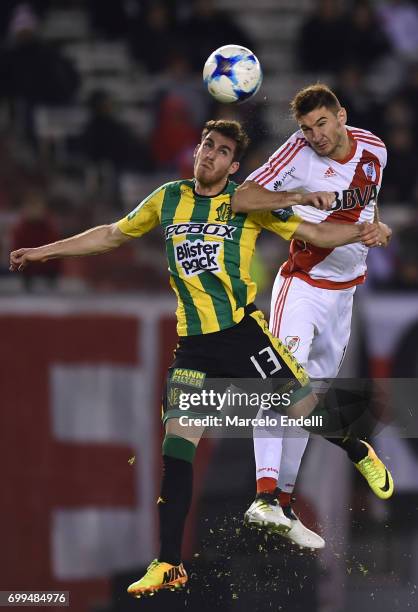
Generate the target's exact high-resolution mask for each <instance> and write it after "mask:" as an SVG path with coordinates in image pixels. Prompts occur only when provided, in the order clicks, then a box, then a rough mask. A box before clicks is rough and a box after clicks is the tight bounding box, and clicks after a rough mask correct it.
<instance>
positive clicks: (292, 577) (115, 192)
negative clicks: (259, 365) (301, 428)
mask: <svg viewBox="0 0 418 612" xmlns="http://www.w3.org/2000/svg"><path fill="white" fill-rule="evenodd" d="M0 31H1V35H2V37H3V42H2V47H1V52H0V96H1V98H0V100H1V103H0V160H1V163H0V227H1V231H0V252H1V254H2V257H1V260H0V330H1V331H0V338H1V341H0V360H1V368H0V385H1V386H0V398H1V412H0V414H1V417H0V419H1V428H0V431H1V434H0V435H1V444H0V456H1V465H2V471H3V477H2V482H3V495H2V504H1V510H0V516H1V521H0V531H1V542H2V555H1V558H2V561H1V580H0V587H1V589H3V590H5V589H25V590H28V589H38V590H39V589H43V590H46V589H51V590H57V589H63V590H70V591H71V602H72V603H71V606H70V607H71V609H72V610H74V611H76V612H93V611H94V612H99V611H100V612H116V611H118V612H119V611H121V610H124V611H127V610H130V609H132V610H133V609H140V608H141V609H144V610H147V609H154V610H162V609H163V608H164V607H165V606H167V607H168V609H170V610H176V609H181V610H184V609H189V610H193V611H194V610H197V609H202V610H205V609H213V608H216V609H218V610H222V611H227V610H228V611H229V610H234V611H240V612H241V611H244V610H249V609H254V610H309V611H312V612H315V611H321V612H325V611H330V612H331V611H332V612H343V611H344V612H345V611H348V610H351V609H352V608H353V607H355V608H356V609H357V610H359V612H360V611H361V612H362V611H363V610H368V611H375V610H379V612H386V611H387V612H389V611H390V612H393V611H395V610H396V611H397V610H399V611H402V612H404V611H405V610H407V609H414V608H416V606H417V595H416V584H417V583H418V522H417V512H418V495H417V491H418V479H417V463H418V455H417V446H416V443H415V441H414V440H402V439H398V438H397V437H396V434H395V433H394V435H392V436H391V437H390V438H386V440H385V441H383V442H381V444H382V446H383V448H382V452H383V454H384V455H385V456H386V457H388V458H389V459H388V461H389V463H390V465H391V466H392V467H393V472H394V475H395V479H396V482H397V492H396V495H395V497H394V498H393V500H391V501H390V502H387V503H382V502H378V501H376V500H375V499H373V498H371V496H370V494H369V492H368V490H367V488H366V487H365V486H364V484H363V482H361V481H360V478H359V477H358V476H357V475H356V474H355V473H354V472H355V470H353V468H352V466H351V465H349V463H348V462H347V461H346V459H345V457H344V456H343V455H342V453H340V452H339V451H338V450H336V449H334V448H329V445H326V444H324V443H322V442H321V441H319V440H312V441H311V442H310V446H309V449H308V451H307V454H306V456H305V460H304V463H303V469H302V473H301V476H300V479H299V484H298V489H297V491H298V495H299V499H298V506H297V507H298V509H299V511H300V513H301V515H302V517H303V519H304V521H305V522H306V523H307V524H309V525H311V526H313V527H315V528H317V529H319V530H320V531H321V533H322V534H323V535H324V537H325V538H326V540H327V544H328V545H327V548H326V549H325V551H324V552H323V553H322V554H321V555H319V556H311V555H302V554H300V551H293V550H292V549H290V548H289V547H288V546H286V545H285V544H283V543H282V542H281V541H277V540H272V539H268V540H265V539H263V537H262V536H259V535H258V534H252V533H250V534H248V533H246V532H245V531H244V530H243V529H242V528H241V523H240V520H241V515H242V513H243V511H244V510H245V509H246V508H247V506H248V504H249V502H250V501H251V500H252V497H253V488H254V482H253V469H254V468H253V458H252V445H251V442H250V441H249V440H225V441H216V442H215V441H205V442H204V443H203V444H202V447H201V448H200V449H199V453H198V462H197V467H196V495H195V503H194V507H193V511H192V515H191V520H190V527H189V529H188V534H187V544H186V550H185V552H186V554H185V560H186V561H187V565H188V567H190V568H191V570H192V572H191V581H190V589H189V591H190V592H189V591H188V592H187V593H186V594H183V595H177V594H171V593H168V594H164V595H161V596H158V597H154V598H151V599H149V600H148V601H145V602H143V601H141V602H139V603H138V602H130V601H128V600H127V599H126V597H125V594H124V590H125V587H126V585H127V584H128V583H129V581H130V579H131V578H133V577H137V576H138V575H139V574H140V573H141V571H142V570H143V568H144V566H145V564H146V563H147V562H148V561H149V560H150V559H151V558H153V553H154V551H155V546H156V542H157V531H156V522H155V519H156V513H155V496H156V492H157V488H158V480H159V476H158V474H159V467H160V464H159V461H160V437H161V430H160V424H159V394H160V391H159V389H160V383H161V380H162V377H163V374H164V370H165V368H166V366H167V364H168V363H169V361H170V358H171V351H172V349H173V346H174V343H175V330H174V319H173V310H174V300H173V298H172V297H171V295H170V294H169V290H168V283H167V275H166V269H165V262H164V252H163V249H162V243H161V236H160V235H159V232H158V231H155V232H153V233H152V234H151V235H149V236H147V237H145V238H143V239H141V240H138V241H135V243H134V244H132V245H129V246H127V247H125V248H122V249H120V250H119V251H117V252H115V253H113V254H112V255H110V256H101V257H97V258H89V259H75V260H67V261H63V262H51V263H49V264H47V265H45V266H42V267H36V266H33V268H32V269H29V270H28V271H27V273H25V274H24V275H11V274H9V273H8V264H7V255H8V252H9V250H10V249H11V248H15V247H19V246H36V245H37V244H42V243H44V242H46V241H50V240H53V239H56V238H58V237H64V236H68V235H71V234H73V233H75V232H78V231H81V230H83V229H85V228H87V227H90V226H92V225H96V224H100V223H107V222H110V221H113V220H115V219H118V218H119V217H121V216H122V215H123V214H124V213H125V212H127V211H129V210H130V209H131V208H133V207H134V206H135V204H136V203H137V202H138V200H140V199H141V197H142V196H144V195H145V194H147V193H148V192H150V191H151V190H152V189H153V188H155V186H158V185H159V184H161V183H163V182H166V181H167V180H170V179H171V178H178V177H180V176H190V174H191V168H192V165H191V164H192V156H191V154H192V150H193V148H194V145H195V143H196V142H197V141H198V138H199V132H200V127H201V124H202V122H203V121H204V120H205V119H206V118H209V117H223V116H225V117H230V116H233V117H238V118H240V119H241V120H243V121H244V123H245V124H246V127H247V129H248V130H249V132H250V133H251V136H252V141H253V145H252V148H251V151H250V153H249V155H248V156H247V159H246V160H245V163H244V164H243V168H242V170H241V172H240V178H244V177H245V176H246V175H247V174H248V172H249V171H250V170H252V169H253V168H254V167H256V166H257V165H258V164H259V163H260V161H262V160H264V159H265V157H266V155H268V154H269V153H271V152H272V151H273V150H274V149H275V148H277V146H278V144H279V143H281V142H282V140H283V139H284V138H285V137H286V136H287V135H289V134H290V133H291V132H292V131H293V130H294V124H293V122H292V120H291V118H290V116H289V112H288V102H289V99H290V98H291V97H292V96H293V94H294V93H295V92H296V91H297V89H298V88H300V87H301V86H303V85H305V84H308V83H310V82H313V81H316V80H318V79H320V80H324V81H325V82H327V83H329V84H330V85H331V86H332V87H334V88H335V90H336V91H337V93H338V95H339V96H340V98H341V102H342V103H343V104H344V105H345V106H346V107H347V109H348V114H349V123H350V124H352V125H355V126H357V127H362V128H366V129H370V130H372V131H374V132H375V133H376V134H377V135H379V136H380V137H382V138H383V139H384V140H385V141H386V142H387V145H388V154H389V161H388V167H387V170H386V172H385V177H384V188H383V190H382V193H381V199H380V211H381V216H382V218H383V219H384V220H385V221H386V222H387V223H389V224H390V225H391V226H392V227H393V228H394V238H393V240H392V243H391V245H390V247H389V248H388V249H386V250H374V251H372V252H371V253H370V256H369V278H368V282H367V286H365V287H362V288H361V289H359V290H358V291H357V296H356V297H357V299H356V309H355V317H354V325H353V333H352V339H351V344H350V350H349V353H348V355H347V359H346V362H345V364H344V374H345V375H346V376H368V375H373V376H378V377H390V376H402V377H416V376H417V369H418V365H417V364H418V355H417V347H418V247H417V245H418V182H417V169H418V146H417V129H418V3H417V2H412V1H409V2H408V1H405V2H402V1H401V2H398V1H396V0H393V1H391V0H382V1H376V2H362V1H359V2H349V1H346V2H338V1H333V0H322V1H321V2H316V1H314V0H297V1H294V0H258V2H256V3H254V2H253V1H250V0H218V1H216V2H215V1H214V2H212V1H210V0H204V1H196V2H192V1H187V0H179V1H176V2H169V1H167V2H157V1H155V2H152V1H151V0H150V1H149V2H145V1H140V0H125V1H120V2H112V3H110V2H109V3H104V2H100V0H85V1H82V0H78V1H76V0H73V1H71V0H49V1H46V0H45V1H42V0H39V1H34V2H28V3H26V4H22V3H18V2H13V1H12V0H3V2H2V3H1V5H0ZM231 42H234V43H241V44H245V45H246V46H249V47H250V48H252V49H253V50H254V51H255V52H256V53H257V55H258V56H259V59H260V61H261V64H262V66H263V69H264V72H265V80H264V84H263V86H262V89H261V91H260V92H259V94H258V95H257V97H256V98H255V99H254V101H252V102H249V103H247V104H245V105H244V106H241V107H221V106H218V105H215V104H214V103H213V101H212V100H211V99H210V98H209V96H208V95H207V94H206V93H205V92H204V90H203V87H202V83H201V77H200V71H201V67H202V65H203V62H204V59H205V58H206V57H207V55H208V54H209V53H210V52H211V51H212V50H213V49H215V48H217V47H218V46H220V45H221V44H226V43H231ZM259 252H260V256H259V258H258V259H257V261H256V262H255V274H256V275H257V278H258V283H259V287H260V291H261V298H260V300H259V303H260V304H261V305H263V307H264V308H265V310H267V309H268V295H269V290H270V287H271V284H272V280H273V278H274V274H275V271H276V270H277V267H278V264H279V263H281V262H282V261H283V260H284V258H285V255H286V245H285V244H284V243H283V244H282V243H281V242H280V241H278V240H277V238H275V237H273V236H272V237H270V236H265V237H263V238H262V240H261V242H260V250H259ZM414 409H415V407H414V406H411V410H412V411H413V410H414ZM166 595H167V597H166Z"/></svg>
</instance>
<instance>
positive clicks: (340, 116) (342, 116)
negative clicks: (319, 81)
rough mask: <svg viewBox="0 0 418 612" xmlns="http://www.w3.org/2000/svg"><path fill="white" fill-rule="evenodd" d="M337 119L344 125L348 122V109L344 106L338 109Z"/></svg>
mask: <svg viewBox="0 0 418 612" xmlns="http://www.w3.org/2000/svg"><path fill="white" fill-rule="evenodd" d="M337 119H338V121H339V122H340V123H341V124H342V125H345V124H346V123H347V111H346V110H345V108H344V107H343V106H342V107H341V108H340V109H339V110H338V111H337Z"/></svg>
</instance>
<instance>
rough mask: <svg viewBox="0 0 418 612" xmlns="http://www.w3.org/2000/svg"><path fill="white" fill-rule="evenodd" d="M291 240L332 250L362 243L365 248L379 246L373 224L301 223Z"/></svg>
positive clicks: (375, 228) (378, 239)
mask: <svg viewBox="0 0 418 612" xmlns="http://www.w3.org/2000/svg"><path fill="white" fill-rule="evenodd" d="M293 238H296V239H297V240H304V241H305V242H309V243H310V244H313V245H314V246H318V247H322V248H325V249H333V248H335V247H338V246H342V245H343V244H351V243H352V242H362V243H363V244H364V245H365V246H367V247H375V246H379V242H380V238H379V227H378V225H377V224H375V223H357V224H352V223H309V222H308V221H303V222H302V223H301V224H300V225H299V226H298V228H297V230H296V231H295V233H294V234H293Z"/></svg>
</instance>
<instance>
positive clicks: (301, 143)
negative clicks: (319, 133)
mask: <svg viewBox="0 0 418 612" xmlns="http://www.w3.org/2000/svg"><path fill="white" fill-rule="evenodd" d="M301 134H302V133H301V132H296V133H295V134H293V135H292V136H291V137H290V138H289V139H288V140H287V141H286V142H285V143H284V144H283V145H282V146H281V147H280V148H279V149H277V151H276V152H275V153H274V154H273V155H272V156H271V157H270V158H269V159H268V161H267V162H266V163H265V164H263V165H262V166H260V168H258V169H257V170H255V171H254V172H252V173H251V174H250V175H249V176H248V177H247V178H246V180H247V181H254V182H255V183H258V184H259V185H261V187H264V188H265V189H268V190H269V191H292V190H296V189H300V188H301V187H303V185H305V184H306V178H307V173H308V171H309V162H308V159H307V156H306V151H307V150H308V143H307V141H306V139H305V138H304V137H303V136H302V135H301Z"/></svg>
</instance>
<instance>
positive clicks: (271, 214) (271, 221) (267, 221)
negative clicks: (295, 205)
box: [250, 208, 303, 240]
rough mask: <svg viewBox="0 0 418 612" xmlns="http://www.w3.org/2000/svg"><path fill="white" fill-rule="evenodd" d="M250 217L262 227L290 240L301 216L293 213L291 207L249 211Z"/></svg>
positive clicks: (299, 222)
mask: <svg viewBox="0 0 418 612" xmlns="http://www.w3.org/2000/svg"><path fill="white" fill-rule="evenodd" d="M250 216H251V219H252V220H253V221H255V223H257V224H258V225H259V226H260V227H262V228H263V229H266V230H269V231H270V232H273V233H274V234H278V235H279V236H281V237H282V238H284V239H285V240H290V239H291V238H292V237H293V234H294V233H295V231H296V230H297V228H298V227H299V225H300V224H301V223H302V221H303V219H302V217H299V216H298V215H295V214H294V213H293V211H292V209H291V208H289V209H281V210H277V211H276V210H274V211H260V212H256V213H251V215H250Z"/></svg>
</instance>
